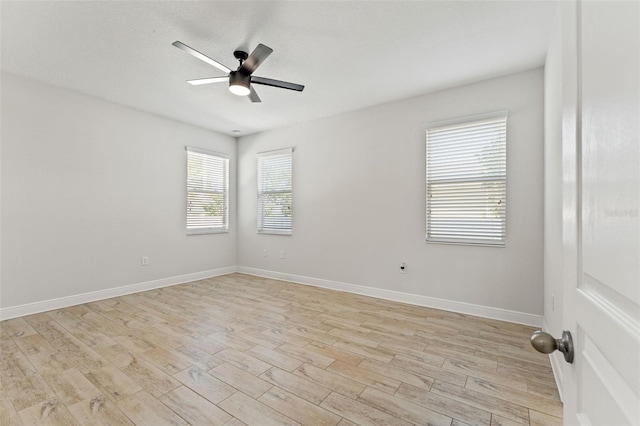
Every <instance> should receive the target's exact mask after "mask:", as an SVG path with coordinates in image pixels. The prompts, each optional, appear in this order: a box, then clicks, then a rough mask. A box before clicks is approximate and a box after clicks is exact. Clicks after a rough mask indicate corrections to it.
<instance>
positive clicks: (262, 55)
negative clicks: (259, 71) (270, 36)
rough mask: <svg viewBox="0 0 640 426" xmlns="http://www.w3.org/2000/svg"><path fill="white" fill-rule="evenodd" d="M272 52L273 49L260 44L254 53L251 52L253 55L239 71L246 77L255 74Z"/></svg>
mask: <svg viewBox="0 0 640 426" xmlns="http://www.w3.org/2000/svg"><path fill="white" fill-rule="evenodd" d="M271 52H273V49H271V48H270V47H267V46H265V45H264V44H258V46H257V47H256V48H255V49H253V52H251V55H249V57H248V58H247V59H246V60H245V61H244V62H243V63H242V66H241V67H240V70H239V71H240V72H242V73H243V74H246V75H251V74H253V72H254V71H255V70H256V68H258V67H259V66H260V64H261V63H262V62H263V61H264V60H265V59H267V56H269V55H271Z"/></svg>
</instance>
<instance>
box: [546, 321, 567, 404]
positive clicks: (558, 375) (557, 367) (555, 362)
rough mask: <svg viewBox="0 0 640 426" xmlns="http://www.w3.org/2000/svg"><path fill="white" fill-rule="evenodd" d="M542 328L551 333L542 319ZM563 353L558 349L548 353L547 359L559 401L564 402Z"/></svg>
mask: <svg viewBox="0 0 640 426" xmlns="http://www.w3.org/2000/svg"><path fill="white" fill-rule="evenodd" d="M542 329H543V330H544V331H546V332H547V333H550V334H553V333H551V330H549V325H548V324H547V321H546V320H544V319H543V321H542ZM563 357H564V355H562V353H560V352H559V351H555V352H553V353H551V354H549V361H550V362H551V371H553V378H554V379H555V380H556V387H557V388H558V394H559V395H560V401H563V402H564V399H562V391H563V389H564V387H563V386H564V378H563V376H562V362H563V361H564V358H563Z"/></svg>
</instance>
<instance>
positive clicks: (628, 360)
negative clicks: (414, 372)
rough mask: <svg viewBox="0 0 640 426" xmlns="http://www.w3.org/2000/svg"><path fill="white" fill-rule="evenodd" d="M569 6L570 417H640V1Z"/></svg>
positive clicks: (638, 420)
mask: <svg viewBox="0 0 640 426" xmlns="http://www.w3.org/2000/svg"><path fill="white" fill-rule="evenodd" d="M562 7H563V14H562V16H563V23H562V28H563V36H564V48H565V53H569V54H565V55H564V57H563V60H564V61H565V63H564V64H563V67H564V71H563V78H564V80H565V90H564V111H563V145H564V147H563V166H564V168H565V174H564V178H563V179H564V188H563V191H564V193H563V196H564V198H565V201H564V205H563V209H564V211H563V225H564V227H565V230H564V235H563V237H564V247H565V260H566V261H567V262H566V263H565V267H566V271H565V281H564V282H565V284H564V285H565V292H564V297H565V299H564V300H565V310H564V324H565V327H566V328H568V329H569V330H570V331H571V333H572V334H573V340H574V344H575V351H576V352H575V361H574V364H571V365H569V364H564V370H563V375H564V377H565V386H564V404H565V409H564V415H565V423H566V424H581V425H589V424H591V425H640V397H639V396H640V66H639V61H640V2H638V1H626V2H610V1H582V2H578V3H574V2H571V3H564V4H563V5H562ZM571 46H573V48H572V47H571ZM572 53H573V54H572ZM556 337H560V336H556Z"/></svg>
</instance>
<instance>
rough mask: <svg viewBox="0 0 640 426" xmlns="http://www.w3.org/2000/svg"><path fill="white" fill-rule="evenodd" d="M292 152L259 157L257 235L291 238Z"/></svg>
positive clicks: (285, 150) (260, 155) (287, 150)
mask: <svg viewBox="0 0 640 426" xmlns="http://www.w3.org/2000/svg"><path fill="white" fill-rule="evenodd" d="M292 152H293V151H292V149H283V150H279V151H272V152H265V153H261V154H258V232H261V233H269V234H287V235H288V234H291V208H292V202H293V200H292V165H293V158H292Z"/></svg>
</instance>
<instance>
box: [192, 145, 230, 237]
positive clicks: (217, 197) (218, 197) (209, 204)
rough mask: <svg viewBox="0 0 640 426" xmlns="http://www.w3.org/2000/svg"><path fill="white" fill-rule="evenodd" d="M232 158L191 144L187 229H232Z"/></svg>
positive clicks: (219, 230) (204, 230) (207, 230)
mask: <svg viewBox="0 0 640 426" xmlns="http://www.w3.org/2000/svg"><path fill="white" fill-rule="evenodd" d="M228 206H229V159H228V158H226V157H223V156H219V155H214V154H210V153H206V152H204V151H201V150H197V149H195V148H189V147H187V232H188V233H207V232H225V231H227V230H228V229H229V212H228V210H229V208H228Z"/></svg>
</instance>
